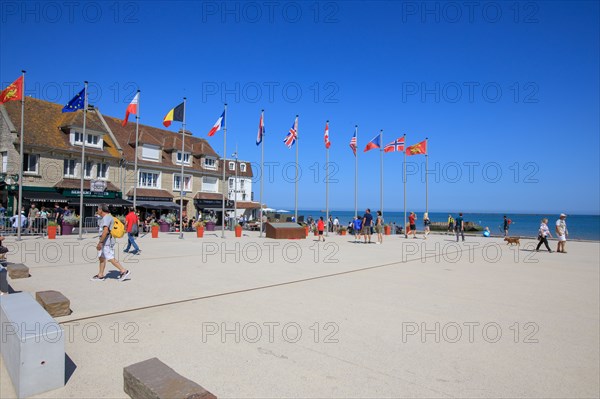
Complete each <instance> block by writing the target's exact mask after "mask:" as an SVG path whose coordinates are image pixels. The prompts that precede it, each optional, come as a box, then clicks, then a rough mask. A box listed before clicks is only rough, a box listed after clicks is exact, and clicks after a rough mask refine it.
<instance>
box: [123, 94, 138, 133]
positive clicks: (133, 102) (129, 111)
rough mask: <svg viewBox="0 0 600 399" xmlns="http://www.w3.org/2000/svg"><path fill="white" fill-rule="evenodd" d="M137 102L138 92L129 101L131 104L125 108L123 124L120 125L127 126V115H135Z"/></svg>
mask: <svg viewBox="0 0 600 399" xmlns="http://www.w3.org/2000/svg"><path fill="white" fill-rule="evenodd" d="M139 101H140V92H139V91H138V92H137V93H136V95H135V97H133V100H131V103H129V105H128V106H127V109H126V110H125V119H123V123H121V125H123V126H125V125H126V124H127V121H128V120H129V114H134V115H137V113H138V102H139Z"/></svg>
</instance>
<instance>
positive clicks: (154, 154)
mask: <svg viewBox="0 0 600 399" xmlns="http://www.w3.org/2000/svg"><path fill="white" fill-rule="evenodd" d="M142 159H144V160H146V161H160V148H159V147H158V146H155V145H149V144H144V145H142Z"/></svg>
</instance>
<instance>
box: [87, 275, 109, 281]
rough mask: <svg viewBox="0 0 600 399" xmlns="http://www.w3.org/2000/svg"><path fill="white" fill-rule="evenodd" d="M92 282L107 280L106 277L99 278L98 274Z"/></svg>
mask: <svg viewBox="0 0 600 399" xmlns="http://www.w3.org/2000/svg"><path fill="white" fill-rule="evenodd" d="M90 280H92V281H104V280H106V276H104V277H99V276H98V275H97V274H96V275H95V276H93V277H92V278H91V279H90Z"/></svg>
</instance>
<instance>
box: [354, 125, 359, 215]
mask: <svg viewBox="0 0 600 399" xmlns="http://www.w3.org/2000/svg"><path fill="white" fill-rule="evenodd" d="M354 135H355V136H356V147H357V148H358V125H354ZM354 216H355V217H357V218H358V152H357V151H356V150H355V151H354Z"/></svg>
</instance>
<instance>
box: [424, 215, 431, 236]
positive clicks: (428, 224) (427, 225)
mask: <svg viewBox="0 0 600 399" xmlns="http://www.w3.org/2000/svg"><path fill="white" fill-rule="evenodd" d="M430 225H431V220H429V213H427V212H425V213H424V214H423V226H424V229H425V236H424V237H423V239H424V240H426V239H427V236H428V235H429V230H430V228H429V226H430Z"/></svg>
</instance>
